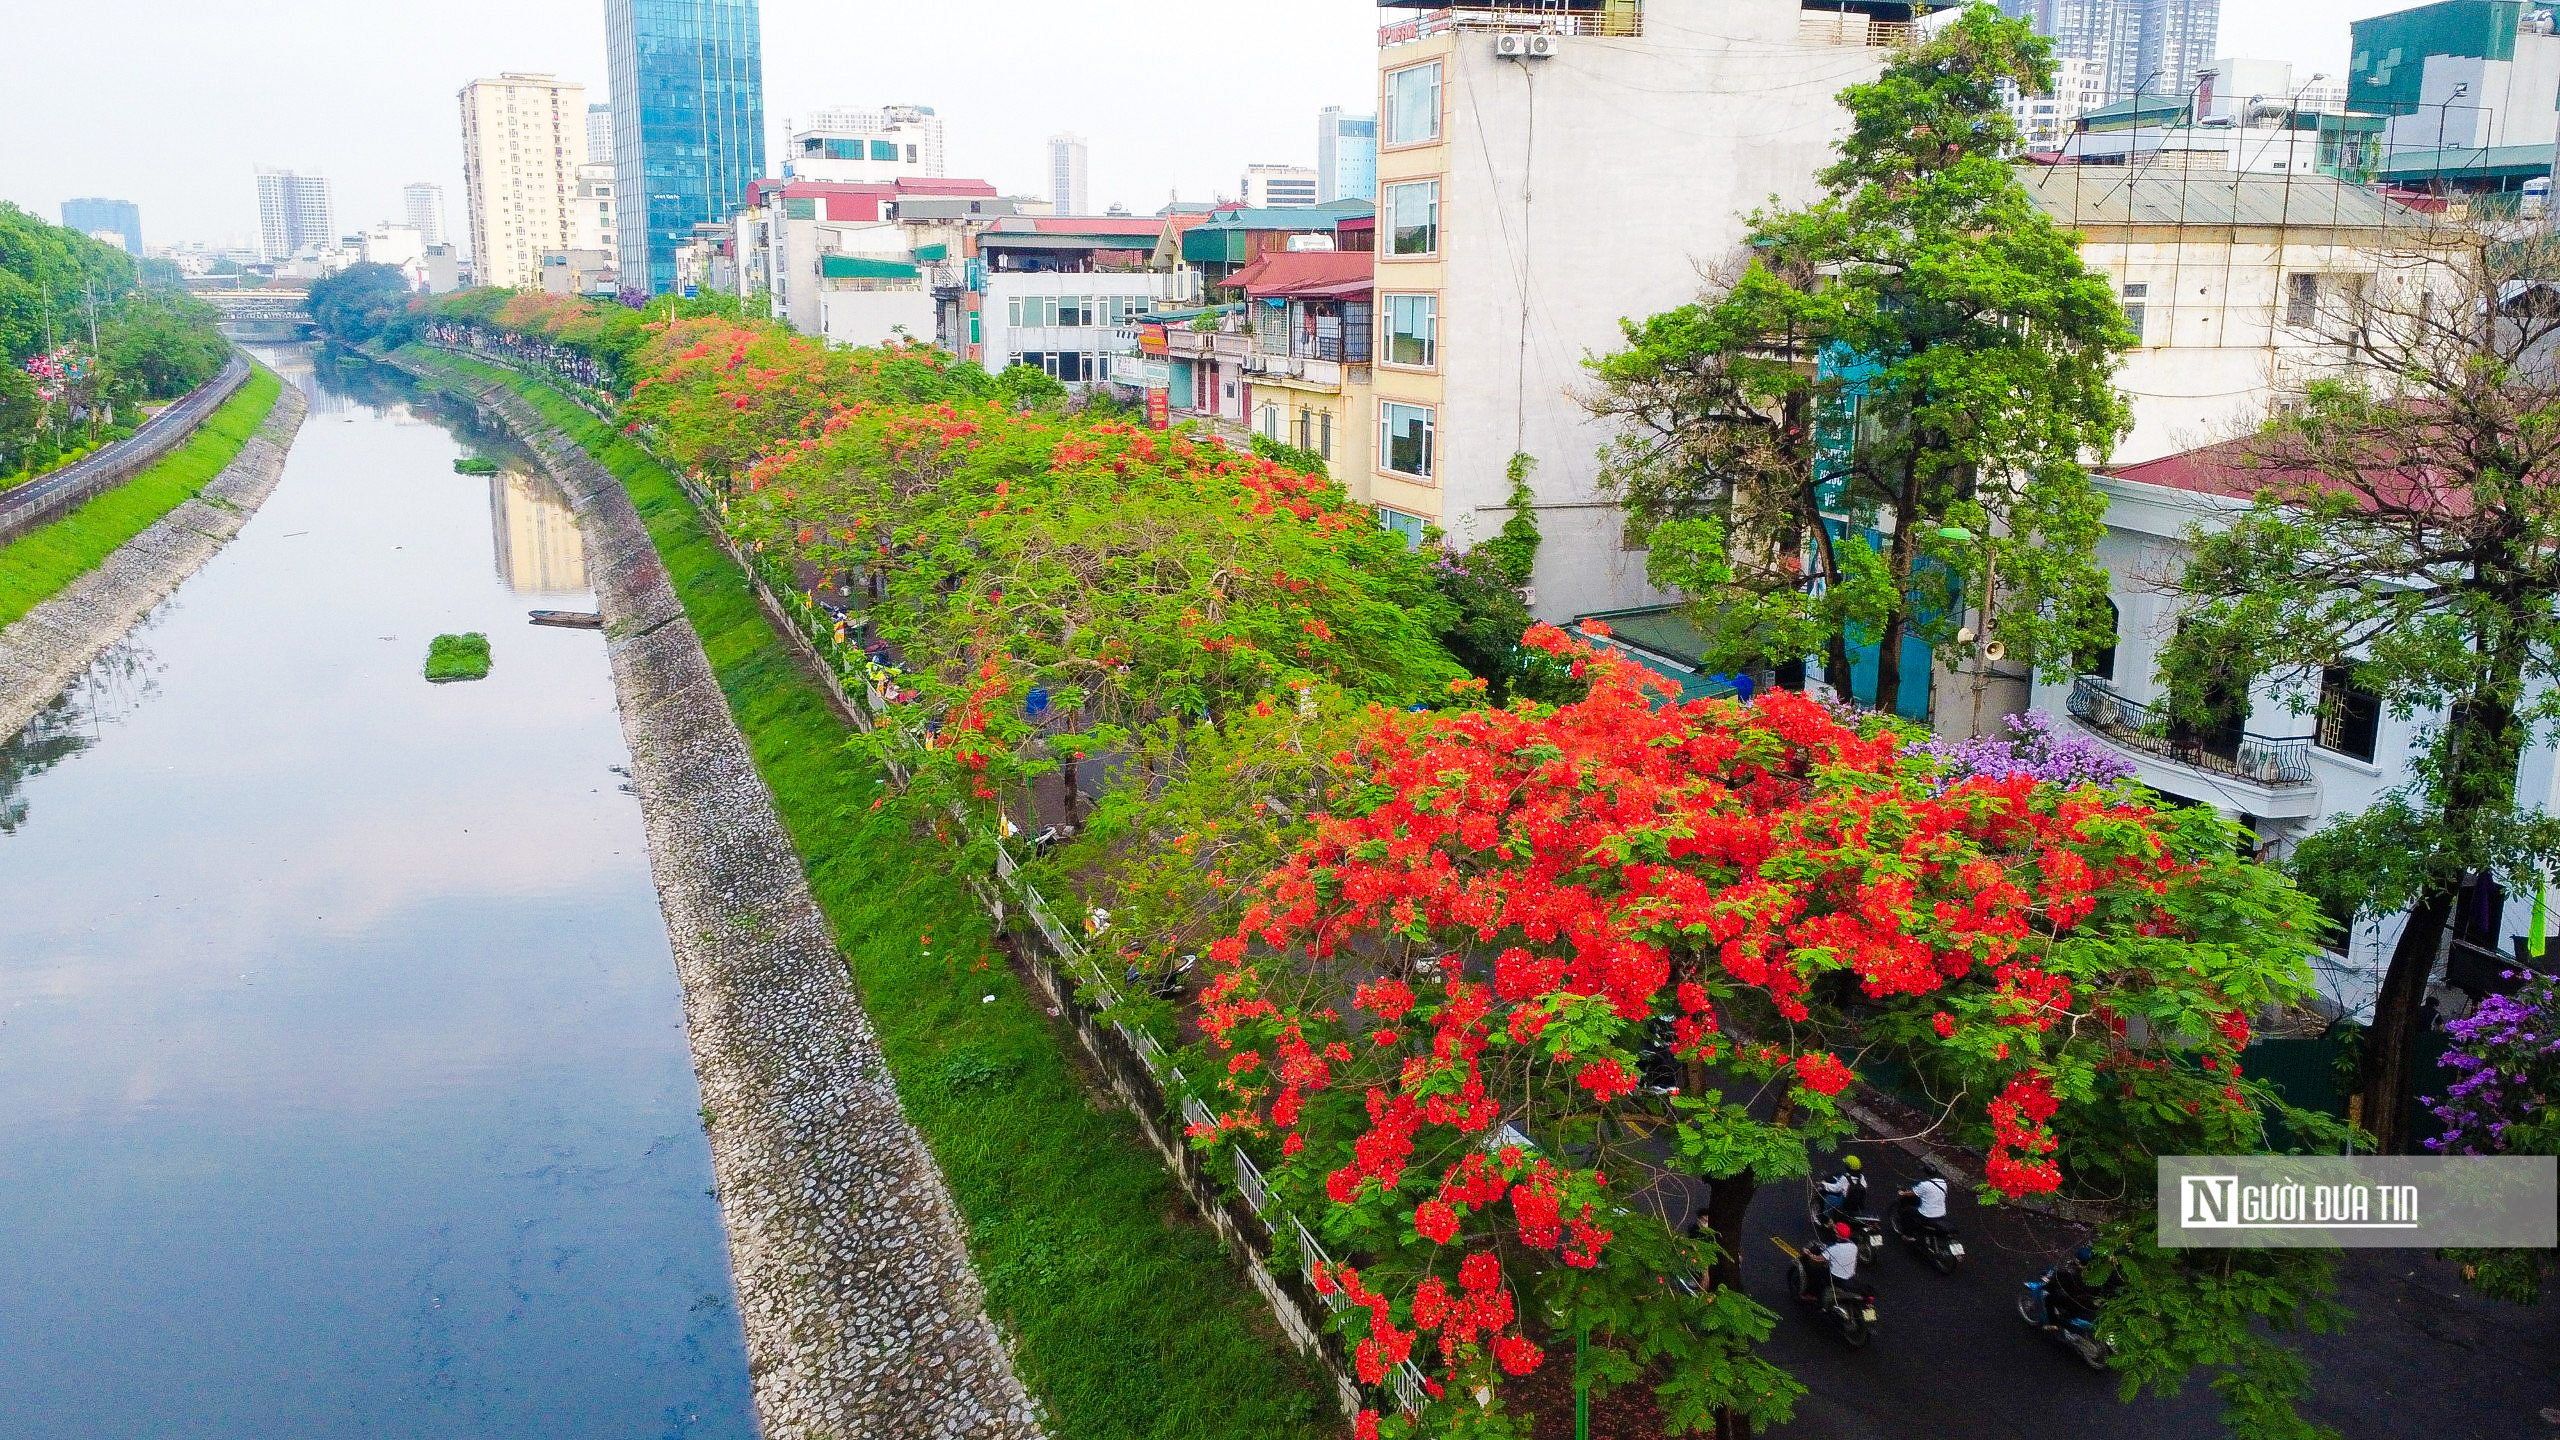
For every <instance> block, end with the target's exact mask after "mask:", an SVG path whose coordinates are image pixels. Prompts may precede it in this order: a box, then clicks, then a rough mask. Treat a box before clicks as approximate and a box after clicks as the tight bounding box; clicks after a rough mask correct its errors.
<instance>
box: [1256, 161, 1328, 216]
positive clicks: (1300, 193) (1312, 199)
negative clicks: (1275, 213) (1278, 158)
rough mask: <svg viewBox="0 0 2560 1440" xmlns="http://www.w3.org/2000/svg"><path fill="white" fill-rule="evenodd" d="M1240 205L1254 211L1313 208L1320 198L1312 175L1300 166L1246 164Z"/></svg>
mask: <svg viewBox="0 0 2560 1440" xmlns="http://www.w3.org/2000/svg"><path fill="white" fill-rule="evenodd" d="M1242 189H1243V192H1244V203H1245V204H1247V205H1250V206H1255V207H1258V208H1271V209H1278V208H1282V207H1286V206H1295V205H1313V204H1315V203H1316V202H1317V200H1318V199H1320V198H1322V196H1321V190H1322V186H1321V182H1320V181H1319V180H1318V178H1317V175H1316V172H1315V171H1314V170H1311V169H1309V168H1308V167H1306V166H1304V165H1247V166H1246V167H1244V184H1243V187H1242Z"/></svg>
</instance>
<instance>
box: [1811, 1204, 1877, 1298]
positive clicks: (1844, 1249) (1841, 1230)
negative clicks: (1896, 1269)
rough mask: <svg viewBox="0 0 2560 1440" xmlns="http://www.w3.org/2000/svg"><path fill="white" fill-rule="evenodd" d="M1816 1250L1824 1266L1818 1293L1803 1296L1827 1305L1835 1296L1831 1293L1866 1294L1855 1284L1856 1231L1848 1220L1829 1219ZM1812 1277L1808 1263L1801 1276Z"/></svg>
mask: <svg viewBox="0 0 2560 1440" xmlns="http://www.w3.org/2000/svg"><path fill="white" fill-rule="evenodd" d="M1819 1253H1820V1254H1821V1256H1822V1263H1823V1267H1824V1269H1823V1272H1822V1273H1823V1279H1822V1287H1823V1288H1822V1293H1820V1294H1819V1295H1807V1296H1805V1297H1804V1298H1805V1299H1807V1300H1820V1301H1822V1302H1823V1303H1824V1304H1829V1303H1831V1301H1832V1300H1833V1299H1834V1298H1836V1296H1835V1292H1839V1291H1846V1292H1848V1293H1849V1294H1851V1295H1857V1296H1864V1295H1865V1294H1866V1293H1867V1292H1866V1290H1865V1289H1864V1288H1863V1287H1862V1286H1860V1285H1859V1284H1858V1240H1857V1232H1855V1231H1853V1230H1851V1229H1850V1228H1849V1225H1848V1222H1846V1221H1835V1222H1833V1224H1832V1226H1831V1228H1830V1230H1829V1231H1828V1232H1827V1238H1826V1239H1825V1241H1824V1244H1823V1246H1822V1249H1821V1251H1820V1252H1819ZM1807 1258H1808V1259H1809V1258H1811V1257H1807ZM1813 1278H1814V1271H1813V1267H1812V1266H1810V1265H1808V1266H1806V1267H1805V1279H1806V1280H1807V1281H1808V1282H1810V1281H1812V1280H1813Z"/></svg>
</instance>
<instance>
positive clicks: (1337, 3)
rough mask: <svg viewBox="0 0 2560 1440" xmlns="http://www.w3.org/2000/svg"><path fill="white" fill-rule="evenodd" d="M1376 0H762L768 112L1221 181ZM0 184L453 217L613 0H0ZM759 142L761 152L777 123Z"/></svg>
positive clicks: (2233, 2) (52, 203)
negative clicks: (863, 120) (495, 120)
mask: <svg viewBox="0 0 2560 1440" xmlns="http://www.w3.org/2000/svg"><path fill="white" fill-rule="evenodd" d="M2407 3H2412V0H2223V19H2222V26H2223V44H2222V49H2223V51H2224V52H2225V53H2227V54H2234V55H2243V56H2251V57H2264V58H2269V59H2294V60H2302V61H2308V62H2310V63H2311V64H2312V65H2314V66H2315V67H2317V68H2319V69H2324V70H2328V71H2330V72H2331V73H2333V74H2340V73H2343V72H2344V67H2345V63H2346V46H2347V31H2346V22H2347V21H2348V20H2350V19H2352V18H2356V17H2360V16H2365V15H2374V14H2380V13H2383V12H2385V11H2388V10H2394V9H2400V8H2404V6H2405V5H2406V4H2407ZM1377 19H1378V15H1377V8H1376V6H1375V4H1374V3H1373V0H1171V3H1167V0H926V3H912V0H910V3H891V0H764V4H763V23H764V50H765V115H766V121H767V128H768V131H770V132H773V134H777V135H778V133H779V132H780V129H781V126H782V123H783V121H784V119H785V118H786V117H789V116H792V115H796V114H801V113H805V112H807V111H810V110H813V109H816V108H817V107H819V106H821V105H831V104H832V105H876V104H880V103H883V102H903V103H912V104H919V105H931V106H933V107H934V108H935V109H936V110H938V111H940V112H941V115H942V117H943V121H944V124H945V126H946V128H947V132H948V136H949V145H950V166H951V173H953V174H955V175H966V176H975V177H982V178H984V179H988V180H992V181H994V182H995V183H996V184H997V185H998V186H999V187H1000V188H1002V189H1004V190H1006V191H1008V192H1017V193H1040V192H1041V191H1043V190H1044V189H1045V180H1044V178H1043V177H1044V175H1045V166H1044V163H1043V146H1044V142H1045V141H1046V140H1047V138H1048V137H1049V136H1050V135H1051V134H1053V133H1055V132H1057V131H1061V130H1072V131H1075V132H1077V133H1080V134H1082V135H1083V136H1084V137H1085V138H1086V140H1087V141H1088V142H1089V143H1090V144H1091V146H1092V168H1091V176H1092V191H1093V200H1094V203H1095V204H1096V205H1097V206H1100V205H1106V204H1110V203H1112V202H1115V201H1116V202H1119V203H1123V204H1126V205H1127V206H1128V207H1129V208H1130V209H1132V210H1134V211H1137V212H1139V213H1141V214H1145V213H1149V212H1152V211H1153V210H1155V209H1156V208H1157V207H1158V206H1160V205H1162V204H1163V203H1164V201H1165V199H1166V197H1167V196H1168V195H1169V194H1171V193H1173V192H1174V191H1177V190H1178V191H1179V192H1180V193H1181V194H1182V195H1183V196H1184V197H1185V198H1186V199H1207V198H1209V197H1210V196H1211V195H1212V194H1215V193H1220V192H1232V191H1233V189H1234V188H1235V186H1236V183H1237V177H1238V176H1239V175H1240V174H1241V172H1242V171H1243V168H1244V166H1245V165H1246V164H1248V163H1251V162H1256V161H1266V160H1268V161H1282V162H1291V163H1298V164H1311V163H1313V162H1314V159H1315V114H1316V111H1317V110H1318V109H1320V108H1322V107H1323V106H1326V105H1337V104H1338V105H1343V106H1347V107H1349V108H1351V109H1353V110H1355V111H1365V110H1367V109H1369V108H1371V104H1372V96H1373V89H1374V84H1375V81H1374V79H1373V68H1372V67H1373V63H1374V60H1375V51H1374V49H1373V44H1374V38H1373V27H1374V26H1375V25H1376V23H1377ZM0 50H5V51H6V52H7V53H6V54H5V56H0V199H8V200H14V201H16V202H17V203H18V204H20V205H23V206H25V207H27V208H28V209H30V210H33V211H35V212H36V213H37V214H39V215H42V216H44V217H45V218H47V219H59V218H60V211H59V206H60V204H61V202H62V201H63V200H64V199H65V198H67V197H70V196H75V195H111V196H116V197H120V198H124V199H130V200H133V201H135V202H136V203H138V204H139V205H140V206H141V207H142V228H143V233H144V238H145V240H146V242H147V243H151V244H155V245H156V244H162V243H167V242H170V241H176V240H210V241H225V240H229V241H242V242H246V241H249V240H252V239H254V238H255V235H256V231H257V201H256V192H255V188H254V187H253V185H252V183H251V180H250V172H251V167H252V166H255V165H259V164H273V165H286V166H291V167H294V168H296V169H300V170H303V171H305V172H306V173H313V172H316V173H319V174H323V175H326V176H328V177H329V178H330V179H331V181H332V182H333V183H334V187H335V198H336V204H337V219H338V223H339V224H340V226H341V227H343V228H347V229H353V228H355V227H357V226H360V225H364V224H368V223H370V222H372V221H374V220H378V219H381V218H384V217H386V216H391V215H396V214H397V213H398V212H399V208H400V187H401V186H402V185H404V184H406V183H408V182H410V181H412V180H433V181H436V182H438V183H440V184H442V185H443V186H444V187H445V209H446V223H447V226H448V228H450V229H453V230H455V231H461V230H463V229H464V228H465V218H464V216H463V213H462V191H461V164H462V161H461V149H462V142H461V135H460V128H459V121H458V119H457V118H456V108H455V100H454V92H455V91H456V90H458V89H459V88H460V87H461V86H462V84H463V82H464V81H466V80H469V79H471V78H473V77H474V76H479V75H494V74H496V73H497V72H499V71H501V70H547V71H550V72H552V73H554V74H557V75H559V76H561V77H562V78H564V79H573V80H581V81H584V82H585V83H586V85H587V87H588V97H589V99H590V100H591V101H594V102H598V103H601V102H602V101H604V100H605V99H606V98H607V97H606V95H605V67H604V5H603V0H422V3H416V4H399V3H390V0H255V3H249V0H84V3H70V4H61V3H42V0H0ZM767 147H768V148H767V154H768V157H769V158H770V156H771V155H772V154H773V149H772V139H771V138H770V136H769V138H768V141H767Z"/></svg>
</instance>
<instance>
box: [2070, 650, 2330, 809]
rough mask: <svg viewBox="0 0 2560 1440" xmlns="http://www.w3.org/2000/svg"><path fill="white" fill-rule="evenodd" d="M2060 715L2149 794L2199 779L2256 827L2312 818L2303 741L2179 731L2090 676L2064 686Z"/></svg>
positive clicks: (2180, 788) (2183, 789)
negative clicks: (2255, 820)
mask: <svg viewBox="0 0 2560 1440" xmlns="http://www.w3.org/2000/svg"><path fill="white" fill-rule="evenodd" d="M2065 708H2067V709H2068V710H2069V711H2070V712H2071V718H2072V719H2074V720H2076V721H2078V722H2080V726H2081V728H2082V729H2085V730H2087V731H2089V732H2090V733H2092V734H2094V735H2096V736H2097V737H2098V738H2100V739H2102V740H2104V741H2106V742H2107V743H2108V744H2109V745H2110V746H2113V747H2114V748H2115V749H2116V750H2117V751H2119V752H2120V753H2122V754H2123V755H2124V756H2125V758H2127V759H2128V760H2131V761H2132V762H2133V764H2134V767H2135V769H2136V771H2137V772H2138V777H2137V778H2139V779H2140V780H2141V781H2142V782H2143V783H2144V784H2146V785H2150V786H2152V787H2153V788H2155V789H2160V790H2167V791H2170V792H2172V793H2176V794H2192V792H2193V790H2194V788H2195V786H2196V784H2197V781H2198V779H2199V777H2203V778H2205V779H2206V780H2207V781H2208V783H2209V784H2211V787H2212V789H2213V790H2214V791H2215V792H2216V793H2217V794H2219V795H2220V796H2222V798H2224V799H2225V800H2227V801H2229V802H2230V804H2231V805H2232V807H2233V808H2235V809H2239V810H2242V811H2245V812H2247V813H2248V814H2251V815H2255V816H2258V817H2260V818H2261V819H2268V820H2287V819H2296V820H2298V819H2304V818H2308V817H2310V816H2312V815H2316V814H2318V813H2319V809H2320V785H2319V777H2318V775H2317V774H2316V773H2315V772H2314V770H2313V769H2312V764H2311V737H2310V736H2308V735H2296V736H2289V737H2287V736H2273V735H2259V734H2255V733H2253V732H2251V731H2247V730H2242V729H2239V728H2237V727H2233V728H2229V729H2220V730H2203V729H2198V728H2197V727H2194V726H2191V725H2182V724H2179V723H2178V722H2176V721H2174V720H2172V719H2171V718H2170V716H2169V714H2168V712H2167V711H2166V709H2164V708H2163V707H2161V706H2157V705H2146V704H2144V703H2143V702H2141V701H2139V700H2131V699H2127V698H2126V697H2125V696H2123V695H2120V694H2118V693H2116V688H2115V687H2114V686H2112V685H2110V684H2108V683H2107V682H2106V681H2104V680H2101V679H2099V678H2098V677H2096V676H2094V675H2083V676H2081V677H2079V678H2078V679H2076V680H2074V681H2073V682H2072V683H2071V698H2070V701H2069V702H2068V704H2067V706H2066V707H2065ZM2195 798H2199V799H2202V798H2208V797H2203V796H2198V797H2195Z"/></svg>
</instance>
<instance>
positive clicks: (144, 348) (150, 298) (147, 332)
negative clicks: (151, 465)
mask: <svg viewBox="0 0 2560 1440" xmlns="http://www.w3.org/2000/svg"><path fill="white" fill-rule="evenodd" d="M98 351H99V354H100V356H101V357H102V358H103V359H104V360H105V361H106V362H107V364H108V365H110V366H112V367H113V368H114V369H115V371H116V373H117V374H118V375H120V376H122V377H124V378H126V379H128V380H130V381H131V382H133V384H134V385H135V386H136V387H137V388H138V389H139V391H140V393H141V394H142V395H144V396H147V397H149V398H151V399H155V400H158V399H167V398H169V397H170V396H173V395H183V394H185V393H186V392H187V391H189V390H192V389H194V388H195V387H197V386H198V385H201V384H203V383H204V382H205V381H207V380H210V379H212V378H213V376H214V374H215V372H217V371H219V370H220V369H221V368H222V364H223V361H224V360H225V359H227V358H229V356H230V354H231V345H230V342H228V341H226V340H224V339H223V338H222V332H221V330H220V329H219V328H218V327H217V324H216V320H215V316H214V312H213V307H211V306H209V305H207V304H205V303H204V302H202V301H200V300H193V299H189V298H188V297H186V296H185V295H183V294H170V293H147V292H146V293H137V294H136V295H134V296H133V297H132V298H131V299H130V300H128V301H127V302H126V303H125V304H123V305H121V306H119V307H118V308H117V310H116V312H115V315H114V317H113V318H112V319H110V320H108V321H107V322H106V323H105V324H103V325H101V326H100V327H99V328H98Z"/></svg>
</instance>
